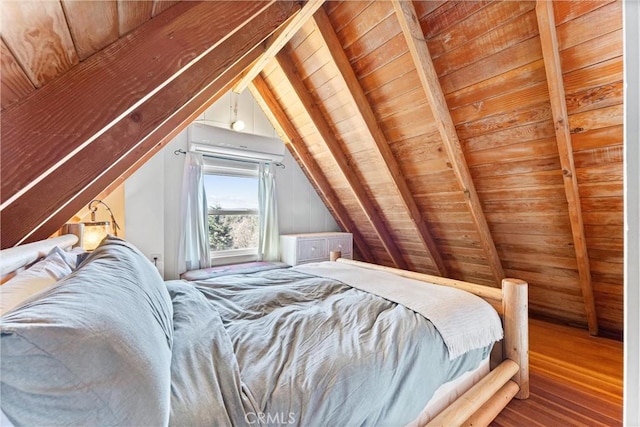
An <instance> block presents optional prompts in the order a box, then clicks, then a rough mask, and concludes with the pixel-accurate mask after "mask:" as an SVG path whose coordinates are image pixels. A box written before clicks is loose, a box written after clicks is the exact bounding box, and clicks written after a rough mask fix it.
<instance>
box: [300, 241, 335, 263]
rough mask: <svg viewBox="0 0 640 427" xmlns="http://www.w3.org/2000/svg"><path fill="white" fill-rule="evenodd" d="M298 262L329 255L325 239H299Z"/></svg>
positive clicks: (321, 258)
mask: <svg viewBox="0 0 640 427" xmlns="http://www.w3.org/2000/svg"><path fill="white" fill-rule="evenodd" d="M297 252H298V262H305V261H311V260H323V259H325V258H327V257H328V256H329V251H328V250H327V240H326V239H300V241H299V242H298V249H297Z"/></svg>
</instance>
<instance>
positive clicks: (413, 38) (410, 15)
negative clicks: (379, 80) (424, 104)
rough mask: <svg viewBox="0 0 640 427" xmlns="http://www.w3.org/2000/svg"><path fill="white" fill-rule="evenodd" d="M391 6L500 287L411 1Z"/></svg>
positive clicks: (499, 272)
mask: <svg viewBox="0 0 640 427" xmlns="http://www.w3.org/2000/svg"><path fill="white" fill-rule="evenodd" d="M393 7H394V9H395V11H396V15H397V17H398V20H399V21H400V26H401V27H402V32H403V34H404V36H405V39H406V41H407V44H408V46H409V52H410V53H411V57H412V58H413V61H414V63H415V64H416V71H417V72H418V76H419V78H420V82H421V84H422V87H423V88H424V91H425V93H426V95H427V98H428V100H429V105H430V106H431V111H432V112H433V116H434V118H435V121H436V123H437V125H438V131H439V132H440V137H441V138H442V143H443V144H444V147H445V150H446V151H447V156H448V157H449V160H450V161H451V165H452V167H453V171H454V172H455V175H456V177H457V178H458V181H459V182H460V185H461V186H462V189H463V191H464V194H465V196H466V197H465V199H466V202H467V206H468V207H469V212H470V213H471V217H472V218H473V221H474V223H475V225H476V228H477V230H478V234H479V235H480V244H481V245H482V248H483V249H484V253H485V257H486V258H487V263H488V264H489V267H490V268H491V272H492V273H493V276H494V278H495V280H496V286H500V284H501V283H502V279H504V277H505V274H504V270H503V268H502V263H501V262H500V257H499V256H498V251H497V249H496V246H495V243H494V241H493V237H492V235H491V231H490V230H489V224H488V223H487V219H486V217H485V215H484V212H483V210H482V204H481V203H480V199H479V197H478V193H477V192H476V188H475V185H474V183H473V179H472V178H471V173H470V172H469V167H468V165H467V161H466V159H465V157H464V152H463V151H462V146H461V145H460V140H459V139H458V134H457V132H456V128H455V125H454V124H453V120H452V119H451V113H450V112H449V108H448V106H447V101H446V100H445V98H444V93H443V91H442V87H441V86H440V82H439V81H438V74H437V72H436V70H435V68H434V66H433V61H432V59H431V55H430V53H429V48H428V47H427V43H426V41H425V36H424V33H423V32H422V28H421V27H420V22H419V20H418V16H417V15H416V11H415V8H414V6H413V2H411V1H400V0H393Z"/></svg>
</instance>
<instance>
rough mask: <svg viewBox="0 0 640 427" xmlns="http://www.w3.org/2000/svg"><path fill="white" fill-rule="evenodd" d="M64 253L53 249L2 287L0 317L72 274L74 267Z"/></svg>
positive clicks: (0, 289) (0, 292)
mask: <svg viewBox="0 0 640 427" xmlns="http://www.w3.org/2000/svg"><path fill="white" fill-rule="evenodd" d="M64 253H65V252H64V251H63V250H62V249H60V248H58V247H55V248H53V249H52V250H51V252H49V254H48V255H47V256H46V257H45V258H44V259H43V260H41V261H38V262H36V263H35V264H33V265H32V266H31V267H29V268H28V269H26V270H24V271H21V272H19V273H18V274H17V275H16V276H15V277H13V278H11V279H10V280H8V281H7V282H6V283H5V284H4V285H2V286H0V316H2V315H4V314H5V313H6V312H8V311H9V310H11V309H12V308H15V307H17V306H19V305H20V304H22V303H23V302H24V301H26V300H28V299H29V298H31V297H33V296H34V295H37V294H39V293H40V292H42V291H43V290H45V289H48V288H49V287H51V286H53V285H54V284H55V283H56V282H57V281H58V280H60V279H62V278H63V277H65V276H67V275H68V274H70V273H71V271H72V267H71V266H70V265H69V264H68V262H67V260H66V259H65V256H64Z"/></svg>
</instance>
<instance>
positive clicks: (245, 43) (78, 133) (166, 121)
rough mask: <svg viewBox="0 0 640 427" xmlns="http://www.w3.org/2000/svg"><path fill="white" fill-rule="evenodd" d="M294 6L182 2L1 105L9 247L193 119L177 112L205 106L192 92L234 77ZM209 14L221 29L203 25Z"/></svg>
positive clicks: (57, 221) (38, 232) (56, 219)
mask: <svg viewBox="0 0 640 427" xmlns="http://www.w3.org/2000/svg"><path fill="white" fill-rule="evenodd" d="M295 7H297V6H296V5H295V4H292V3H288V2H276V1H274V2H246V3H245V5H244V7H243V9H242V12H241V13H235V14H231V12H232V11H233V10H235V9H236V8H235V6H234V5H233V4H231V3H230V2H201V3H196V2H181V3H180V4H178V5H176V6H174V7H172V8H171V9H170V10H167V11H166V12H165V13H164V14H163V17H164V18H166V19H164V18H162V19H161V18H158V19H152V20H151V21H149V22H147V23H146V24H144V25H143V26H141V27H139V28H138V29H137V30H136V31H134V32H133V33H132V34H131V35H130V36H128V37H125V38H122V39H120V41H118V42H116V43H114V44H113V45H110V46H109V47H107V48H106V49H105V50H103V51H101V52H100V53H98V54H96V55H94V56H92V57H90V58H89V59H87V60H86V61H84V62H83V63H81V64H79V65H78V66H77V67H74V68H73V69H72V70H70V71H69V72H67V73H66V74H64V75H63V76H61V77H60V78H58V79H56V81H54V82H51V83H50V84H48V85H46V86H44V87H43V88H41V89H39V90H38V91H36V92H34V93H33V94H32V95H31V96H29V98H28V99H25V100H24V101H23V102H20V103H18V104H16V105H14V106H12V107H11V108H9V109H7V110H5V111H3V114H2V146H1V147H0V148H1V154H2V157H3V158H11V159H13V161H12V162H11V163H9V164H5V163H3V165H2V166H3V167H2V170H1V174H2V202H3V203H2V207H1V208H0V209H1V212H0V214H1V216H2V222H3V227H2V229H1V230H0V233H1V234H0V237H1V239H2V242H1V243H2V247H9V246H13V245H15V244H18V243H20V242H23V241H28V240H33V239H39V238H46V237H48V235H49V234H51V232H52V231H55V230H56V229H57V228H59V227H60V226H61V225H62V224H63V223H64V221H65V219H62V218H61V216H60V215H61V212H65V211H67V212H68V211H71V212H72V213H71V214H70V215H69V216H67V219H68V218H69V217H71V215H73V213H74V212H77V211H79V210H80V209H81V208H82V207H83V206H84V205H86V204H87V203H88V202H89V201H90V200H91V198H92V197H93V196H95V195H96V194H98V193H100V191H102V190H104V189H105V188H106V187H107V186H108V185H109V183H110V182H112V181H113V180H115V179H117V177H118V176H120V175H121V174H122V173H124V172H126V170H127V169H129V168H130V167H131V166H132V165H134V164H135V163H136V161H137V160H138V159H139V158H141V157H142V156H144V154H145V153H147V152H148V151H149V150H151V149H152V148H153V146H154V145H155V144H158V143H161V142H162V140H163V138H164V137H165V136H166V135H167V134H169V133H171V132H173V131H175V130H176V129H178V128H181V127H184V126H186V123H184V122H183V121H181V119H180V118H181V117H184V116H183V114H184V115H187V116H188V114H189V113H190V112H192V111H188V110H189V109H191V108H193V109H196V108H197V107H198V106H194V105H192V104H191V103H190V100H192V99H194V98H198V99H200V98H199V96H200V95H201V94H203V93H204V92H206V91H208V90H209V89H210V88H211V87H212V85H217V84H222V85H223V86H224V84H226V82H229V81H231V80H233V78H234V77H235V75H229V74H225V73H226V71H228V70H229V69H230V68H232V67H234V65H235V64H237V63H238V62H240V61H242V59H243V58H244V57H245V56H246V55H247V54H248V53H249V52H252V51H253V50H254V47H255V46H258V45H260V43H261V42H262V41H263V40H264V39H265V38H266V37H267V36H268V35H269V34H271V33H272V32H273V31H274V30H275V29H276V28H277V27H278V26H279V25H280V24H281V23H282V22H284V21H285V20H286V19H288V17H289V16H290V15H291V14H292V13H293V12H294V11H295ZM166 14H169V15H167V16H165V15H166ZM221 14H222V15H226V14H231V15H230V16H233V18H231V19H230V18H228V17H227V18H225V19H222V18H220V15H221ZM212 19H214V20H217V21H218V22H220V26H219V27H216V31H212V30H211V29H209V28H205V29H201V26H203V25H204V24H203V22H204V23H209V22H210V21H211V20H212ZM123 45H124V46H123ZM123 47H126V49H124V48H123ZM144 58H147V59H148V61H150V62H151V63H148V61H147V60H144ZM159 58H163V60H162V61H158V59H159ZM187 58H190V59H191V60H190V61H186V59H187ZM243 65H244V66H246V65H247V64H243ZM238 71H239V70H236V72H238ZM122 75H126V76H128V78H126V79H123V78H122ZM221 76H222V77H221ZM220 78H222V79H224V80H225V81H222V80H220ZM203 102H204V101H203ZM185 105H186V106H187V107H185ZM96 112H99V113H100V114H97V113H96ZM26 163H28V167H24V165H25V164H26ZM107 177H108V178H109V179H110V181H105V180H106V179H107ZM99 187H101V188H99ZM5 190H6V191H5ZM91 193H93V194H91ZM47 232H49V234H47Z"/></svg>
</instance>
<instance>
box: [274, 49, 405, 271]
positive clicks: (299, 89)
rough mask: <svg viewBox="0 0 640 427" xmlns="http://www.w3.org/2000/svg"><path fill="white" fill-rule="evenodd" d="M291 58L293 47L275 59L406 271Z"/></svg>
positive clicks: (395, 259)
mask: <svg viewBox="0 0 640 427" xmlns="http://www.w3.org/2000/svg"><path fill="white" fill-rule="evenodd" d="M292 57H293V55H292V54H291V51H290V48H289V47H288V46H286V47H285V48H284V49H283V50H282V51H281V52H280V53H279V54H278V55H276V60H277V61H278V64H279V65H280V68H281V69H282V71H283V72H284V74H285V76H286V78H287V80H288V81H289V83H290V84H291V86H292V87H293V90H294V92H295V93H296V95H297V96H298V99H299V100H300V102H301V103H302V105H303V106H304V108H305V111H306V112H307V114H308V115H309V117H311V121H312V122H313V124H314V125H315V127H316V129H317V130H318V132H319V133H320V136H321V138H322V139H323V141H324V142H325V144H326V145H327V148H328V149H329V152H330V153H331V155H332V157H333V159H334V160H335V162H336V164H337V165H338V167H339V168H340V170H341V171H342V174H343V175H344V177H345V179H346V181H347V183H348V184H349V186H350V187H351V190H352V191H353V194H354V195H355V197H356V200H357V202H358V204H359V205H360V207H361V208H362V210H363V212H364V213H365V215H366V216H367V219H368V220H369V222H370V223H371V225H372V226H373V228H374V230H375V232H376V234H377V235H378V238H379V239H380V242H381V243H382V245H383V246H384V248H385V250H386V251H387V253H388V254H389V256H390V257H391V259H392V260H393V262H394V264H395V265H396V267H398V268H402V269H407V263H406V262H405V260H404V258H403V257H402V254H401V253H400V250H399V249H398V247H397V246H396V244H395V242H394V241H393V236H392V235H391V233H390V232H389V230H388V228H387V226H386V225H385V223H384V222H383V220H382V216H381V215H380V212H379V210H378V209H377V208H376V206H375V205H374V203H373V201H372V200H371V199H370V198H369V197H368V195H367V192H366V189H365V187H364V184H363V183H362V180H361V178H360V177H359V176H358V175H357V174H356V173H355V170H356V166H355V165H353V164H350V162H348V161H347V159H346V156H345V154H344V152H343V151H342V148H341V147H340V143H339V142H338V140H337V138H336V137H335V135H334V134H333V132H332V131H331V128H330V127H329V124H328V123H327V121H326V120H325V118H324V116H323V115H322V112H321V111H320V109H319V108H318V107H317V105H316V102H315V100H314V99H313V97H312V96H311V94H310V93H309V90H308V89H307V87H306V86H305V84H304V82H303V81H302V78H301V77H300V75H299V74H298V71H297V70H296V68H295V67H294V66H293V63H292V60H291V58H292Z"/></svg>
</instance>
